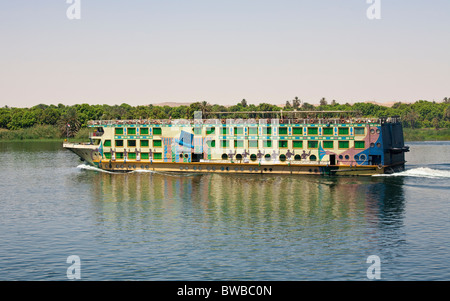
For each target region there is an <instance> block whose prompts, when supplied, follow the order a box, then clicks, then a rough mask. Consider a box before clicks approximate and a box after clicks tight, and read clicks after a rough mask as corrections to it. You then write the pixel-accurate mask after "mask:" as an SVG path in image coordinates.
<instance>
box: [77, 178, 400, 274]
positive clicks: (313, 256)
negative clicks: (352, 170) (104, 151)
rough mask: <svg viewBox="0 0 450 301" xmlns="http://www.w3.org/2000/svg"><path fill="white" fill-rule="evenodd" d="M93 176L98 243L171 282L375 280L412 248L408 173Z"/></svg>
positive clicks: (93, 200) (94, 215)
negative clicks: (376, 271)
mask: <svg viewBox="0 0 450 301" xmlns="http://www.w3.org/2000/svg"><path fill="white" fill-rule="evenodd" d="M81 174H84V175H80V178H79V180H80V181H83V182H85V183H86V182H87V180H86V178H84V179H83V178H82V177H83V176H86V173H84V172H83V173H81ZM89 176H90V177H91V178H90V179H89V180H88V182H89V184H88V185H91V186H92V187H87V188H88V191H90V193H91V199H92V200H91V202H92V205H93V212H92V213H91V215H92V216H93V218H94V219H95V221H94V222H95V223H96V225H95V227H96V231H97V232H96V233H97V234H96V236H97V239H100V240H101V242H102V245H107V246H109V248H111V249H114V250H119V251H115V252H116V253H115V254H117V252H122V251H120V250H123V251H125V250H126V252H125V253H126V254H127V255H126V256H130V255H129V254H142V253H143V254H144V255H143V257H139V258H140V259H139V262H140V266H144V267H145V266H146V265H149V264H151V265H152V266H154V265H155V264H157V266H156V267H155V269H157V270H158V273H160V272H161V271H165V274H164V277H163V279H166V278H167V277H170V276H171V275H172V277H175V278H174V279H196V280H199V279H243V280H245V279H253V280H255V279H281V280H289V279H294V280H298V279H366V274H365V273H366V272H365V269H367V266H366V258H367V257H368V256H370V255H373V254H375V255H378V256H380V257H382V258H383V262H387V261H389V262H395V260H393V258H394V257H398V256H397V255H398V254H402V252H404V249H405V244H404V241H405V239H404V231H403V221H402V220H403V212H404V194H403V179H402V178H400V177H399V178H397V177H395V178H389V179H388V178H385V177H372V178H370V177H369V178H367V177H321V176H310V177H309V176H306V177H305V176H302V177H295V176H275V175H263V176H252V177H249V176H244V175H233V174H230V175H222V174H203V175H194V174H179V175H175V174H172V173H171V174H158V173H130V174H109V173H105V172H100V173H89ZM105 256H111V255H110V254H108V255H105ZM123 256H125V254H124V255H123ZM140 256H141V255H140ZM143 258H145V260H144V259H143ZM124 260H125V259H124ZM187 265H189V266H187ZM389 269H392V270H395V267H394V266H392V267H390V266H389V265H384V266H383V271H389ZM149 277H152V276H149ZM230 277H231V278H230Z"/></svg>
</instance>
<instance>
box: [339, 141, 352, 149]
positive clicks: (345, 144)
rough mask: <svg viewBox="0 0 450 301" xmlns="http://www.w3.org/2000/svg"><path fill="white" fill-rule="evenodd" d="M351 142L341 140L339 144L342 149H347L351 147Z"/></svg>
mask: <svg viewBox="0 0 450 301" xmlns="http://www.w3.org/2000/svg"><path fill="white" fill-rule="evenodd" d="M349 144H350V143H349V142H348V141H339V143H338V146H339V148H341V149H347V148H349Z"/></svg>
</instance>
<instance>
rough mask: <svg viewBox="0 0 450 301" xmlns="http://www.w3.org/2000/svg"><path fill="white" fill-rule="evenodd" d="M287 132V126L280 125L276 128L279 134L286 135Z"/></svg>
mask: <svg viewBox="0 0 450 301" xmlns="http://www.w3.org/2000/svg"><path fill="white" fill-rule="evenodd" d="M287 133H288V128H287V127H280V129H279V130H278V134H279V135H287Z"/></svg>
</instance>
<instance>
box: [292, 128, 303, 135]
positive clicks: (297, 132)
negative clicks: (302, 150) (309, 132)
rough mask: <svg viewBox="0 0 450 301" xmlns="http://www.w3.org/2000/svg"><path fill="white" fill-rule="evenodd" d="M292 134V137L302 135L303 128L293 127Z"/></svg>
mask: <svg viewBox="0 0 450 301" xmlns="http://www.w3.org/2000/svg"><path fill="white" fill-rule="evenodd" d="M292 133H293V134H294V135H303V128H301V127H294V128H292Z"/></svg>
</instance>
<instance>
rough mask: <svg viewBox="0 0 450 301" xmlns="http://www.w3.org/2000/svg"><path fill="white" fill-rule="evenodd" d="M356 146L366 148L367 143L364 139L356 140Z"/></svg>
mask: <svg viewBox="0 0 450 301" xmlns="http://www.w3.org/2000/svg"><path fill="white" fill-rule="evenodd" d="M355 148H359V149H361V148H365V143H364V141H355Z"/></svg>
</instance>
